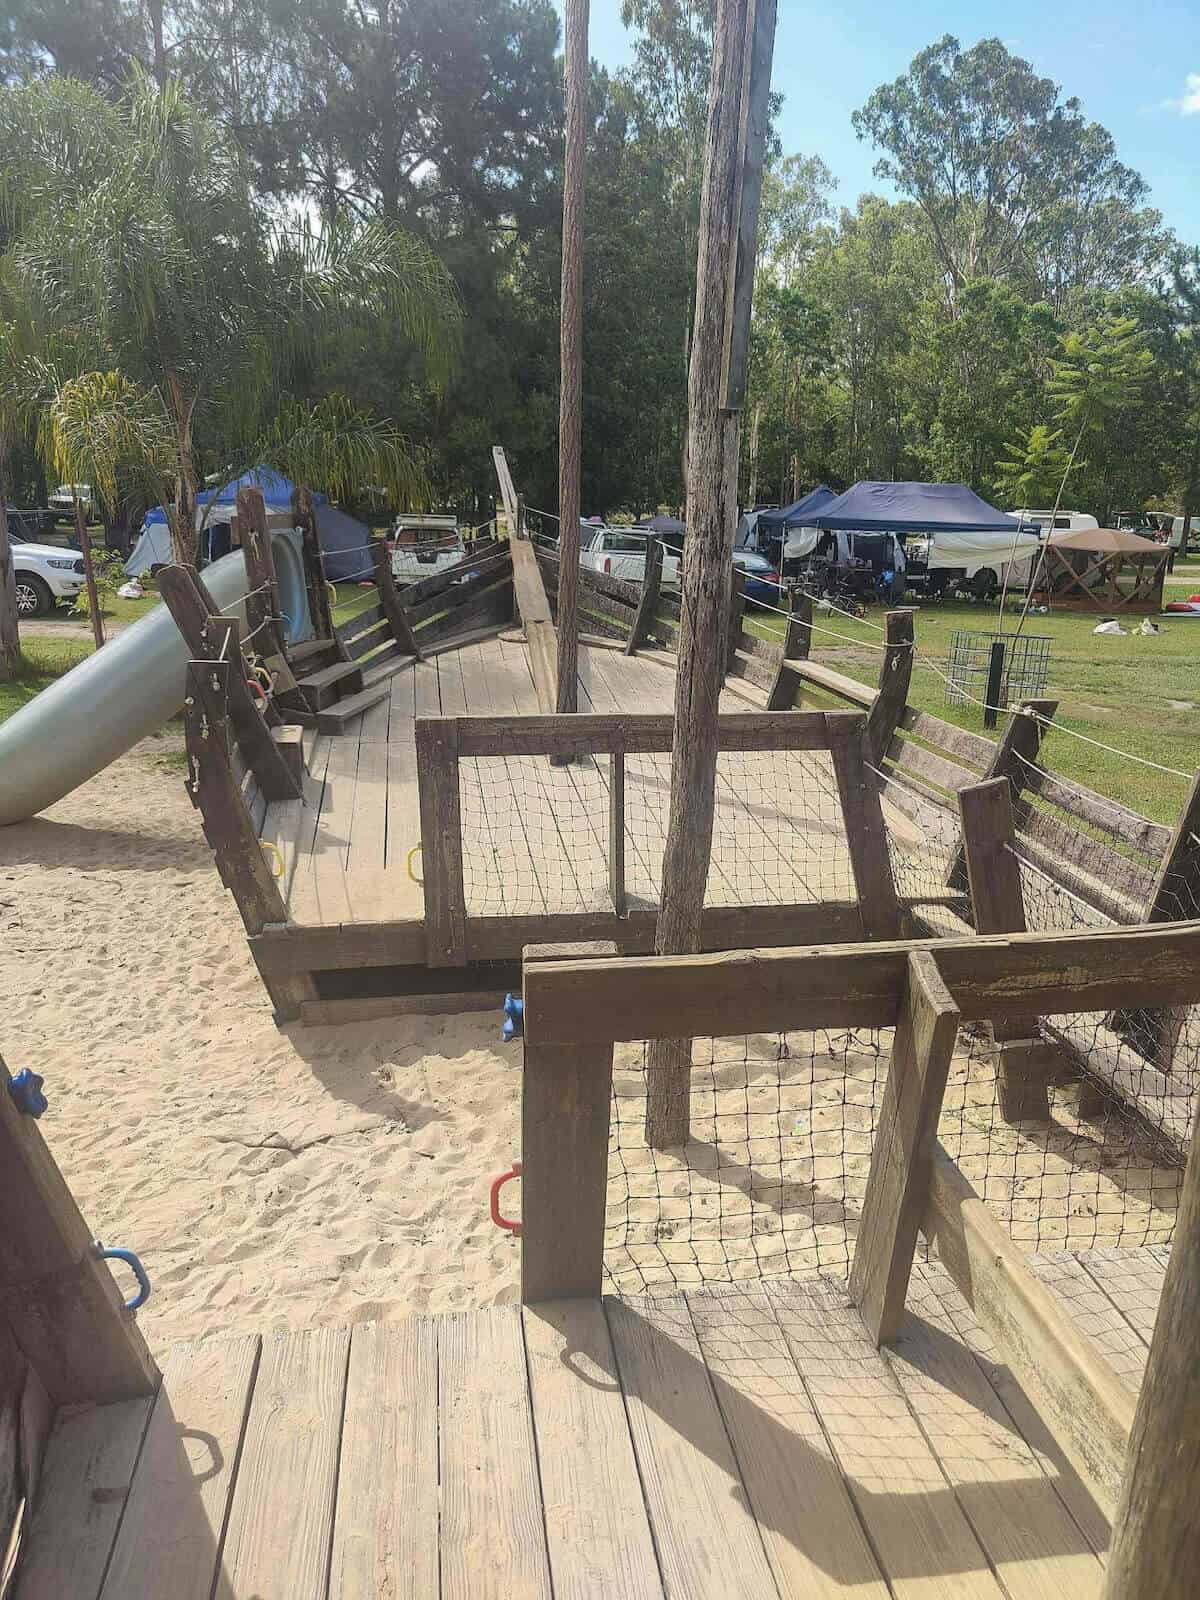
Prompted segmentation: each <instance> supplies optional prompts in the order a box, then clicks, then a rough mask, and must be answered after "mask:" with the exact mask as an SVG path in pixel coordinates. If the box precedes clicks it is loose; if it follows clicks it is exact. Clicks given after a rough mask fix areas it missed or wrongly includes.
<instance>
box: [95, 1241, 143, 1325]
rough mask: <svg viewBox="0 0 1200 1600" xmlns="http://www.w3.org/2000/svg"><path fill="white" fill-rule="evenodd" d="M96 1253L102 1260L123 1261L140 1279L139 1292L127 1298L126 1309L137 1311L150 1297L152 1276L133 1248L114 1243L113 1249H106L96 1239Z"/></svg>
mask: <svg viewBox="0 0 1200 1600" xmlns="http://www.w3.org/2000/svg"><path fill="white" fill-rule="evenodd" d="M96 1254H97V1256H98V1257H99V1258H100V1260H101V1261H123V1262H124V1263H125V1265H126V1266H127V1267H128V1268H129V1269H130V1271H131V1272H132V1273H133V1275H134V1277H135V1278H136V1279H137V1281H138V1292H137V1293H136V1294H135V1295H134V1297H133V1299H132V1300H126V1302H125V1309H126V1311H137V1310H139V1309H140V1308H141V1307H142V1306H144V1305H145V1304H146V1301H147V1300H149V1298H150V1277H149V1274H148V1273H147V1271H146V1269H145V1267H144V1266H143V1265H142V1263H141V1262H140V1261H139V1260H138V1258H137V1257H136V1256H135V1255H134V1253H133V1251H132V1250H124V1249H122V1248H121V1247H120V1246H119V1245H114V1246H113V1248H112V1249H111V1250H106V1249H105V1248H104V1246H103V1245H102V1244H101V1243H100V1241H99V1239H97V1240H96Z"/></svg>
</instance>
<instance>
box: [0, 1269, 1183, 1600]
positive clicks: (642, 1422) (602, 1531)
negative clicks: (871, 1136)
mask: <svg viewBox="0 0 1200 1600" xmlns="http://www.w3.org/2000/svg"><path fill="white" fill-rule="evenodd" d="M1039 1268H1040V1270H1041V1271H1042V1272H1043V1273H1044V1275H1045V1277H1046V1280H1047V1282H1048V1283H1050V1284H1051V1285H1052V1286H1053V1287H1054V1288H1055V1289H1056V1291H1057V1292H1059V1293H1060V1294H1061V1295H1062V1298H1063V1300H1064V1302H1065V1303H1066V1304H1067V1306H1068V1307H1069V1308H1070V1309H1071V1311H1072V1314H1073V1315H1075V1316H1076V1317H1077V1318H1078V1320H1079V1322H1080V1325H1081V1327H1083V1328H1084V1330H1085V1331H1086V1332H1087V1333H1088V1334H1089V1335H1090V1336H1091V1337H1093V1338H1094V1339H1095V1340H1096V1342H1097V1344H1098V1345H1099V1346H1100V1348H1101V1349H1102V1350H1104V1352H1105V1353H1106V1354H1108V1355H1109V1356H1110V1357H1111V1358H1112V1360H1113V1362H1114V1364H1116V1365H1117V1366H1118V1368H1119V1370H1120V1371H1121V1372H1122V1376H1124V1377H1125V1378H1126V1379H1127V1381H1129V1382H1130V1384H1131V1386H1132V1387H1136V1385H1137V1383H1138V1382H1139V1381H1140V1377H1141V1370H1142V1365H1143V1364H1144V1360H1145V1350H1146V1347H1147V1341H1148V1338H1149V1333H1150V1328H1151V1323H1152V1318H1153V1312H1154V1306H1155V1302H1156V1299H1157V1296H1158V1294H1159V1293H1160V1292H1161V1284H1162V1275H1163V1271H1164V1269H1165V1260H1164V1252H1163V1251H1161V1250H1159V1249H1157V1248H1154V1249H1147V1250H1141V1251H1130V1252H1125V1253H1123V1254H1122V1255H1120V1256H1119V1257H1118V1255H1117V1254H1116V1253H1115V1252H1094V1253H1090V1254H1083V1255H1080V1256H1066V1255H1060V1256H1055V1257H1047V1258H1045V1259H1043V1260H1042V1261H1041V1262H1040V1263H1039ZM44 1483H45V1490H44V1493H43V1495H42V1498H41V1500H40V1502H39V1504H38V1506H37V1508H36V1510H35V1513H34V1517H33V1522H32V1527H31V1531H30V1536H29V1542H28V1546H27V1549H26V1552H25V1556H24V1560H23V1564H22V1568H21V1573H20V1577H19V1582H18V1586H17V1590H16V1600H67V1597H69V1600H127V1597H128V1600H133V1597H135V1596H136V1597H137V1600H188V1597H195V1600H202V1597H207V1596H209V1595H210V1594H212V1595H214V1596H215V1597H216V1600H368V1597H375V1596H397V1597H400V1596H403V1597H406V1600H456V1597H459V1596H462V1597H467V1596H469V1597H470V1600H490V1597H493V1596H494V1597H496V1600H514V1597H516V1600H609V1597H612V1600H657V1597H664V1596H666V1597H670V1600H729V1597H730V1596H734V1595H736V1596H738V1597H739V1600H810V1597H819V1600H829V1597H833V1596H843V1595H845V1596H849V1595H853V1596H855V1597H857V1600H886V1597H888V1596H889V1595H891V1596H896V1597H902V1600H931V1597H939V1600H950V1597H954V1600H976V1597H979V1600H984V1597H986V1600H1001V1597H1003V1596H1007V1597H1009V1600H1064V1597H1070V1600H1091V1597H1093V1596H1095V1597H1098V1596H1099V1594H1100V1591H1101V1585H1102V1577H1103V1561H1104V1552H1105V1549H1106V1546H1107V1541H1108V1528H1107V1525H1106V1523H1105V1521H1104V1518H1103V1517H1102V1516H1101V1515H1100V1513H1099V1512H1098V1511H1097V1510H1096V1507H1095V1505H1094V1504H1093V1503H1092V1501H1091V1499H1090V1497H1089V1496H1088V1494H1087V1491H1086V1490H1085V1489H1084V1488H1083V1486H1082V1484H1081V1483H1080V1482H1079V1480H1078V1478H1077V1477H1076V1476H1075V1474H1074V1473H1073V1471H1072V1470H1071V1468H1070V1466H1069V1465H1068V1464H1067V1463H1066V1462H1065V1460H1064V1459H1063V1458H1062V1456H1061V1455H1060V1453H1059V1452H1058V1450H1057V1447H1056V1446H1055V1444H1054V1442H1053V1440H1052V1439H1050V1437H1049V1435H1048V1434H1047V1433H1046V1431H1045V1429H1044V1428H1043V1426H1042V1424H1041V1422H1040V1420H1039V1418H1038V1417H1037V1415H1036V1413H1035V1412H1034V1411H1033V1409H1032V1407H1031V1406H1030V1405H1029V1402H1028V1401H1027V1400H1026V1399H1025V1397H1024V1395H1023V1393H1022V1392H1021V1390H1020V1389H1019V1388H1018V1387H1017V1386H1016V1384H1015V1383H1014V1382H1013V1380H1012V1377H1011V1375H1010V1374H1009V1373H1008V1371H1007V1369H1006V1368H1004V1367H1003V1366H1002V1365H1000V1364H999V1363H998V1362H997V1361H996V1358H995V1352H994V1351H993V1350H992V1349H991V1348H990V1347H989V1345H988V1343H987V1340H986V1338H985V1336H984V1335H983V1333H982V1332H981V1330H980V1329H979V1328H978V1326H977V1324H975V1322H974V1319H973V1318H972V1316H971V1313H970V1312H969V1310H968V1309H967V1306H966V1304H965V1302H964V1301H963V1300H962V1299H961V1298H960V1297H959V1295H958V1294H957V1292H956V1290H955V1289H954V1288H953V1286H952V1284H951V1283H950V1280H949V1278H948V1277H947V1276H946V1275H945V1273H944V1272H943V1271H942V1270H941V1268H940V1267H938V1266H937V1265H936V1264H918V1266H917V1268H916V1271H915V1273H914V1279H913V1285H912V1291H911V1294H910V1297H909V1314H908V1317H907V1319H906V1322H905V1325H904V1328H903V1331H902V1333H901V1336H900V1338H899V1340H898V1342H897V1344H896V1345H895V1347H894V1348H893V1349H892V1350H889V1351H887V1352H885V1353H880V1352H878V1351H877V1350H876V1349H875V1348H874V1346H873V1345H872V1344H871V1342H870V1340H869V1339H868V1338H867V1336H866V1334H865V1332H864V1331H863V1328H862V1325H861V1323H860V1321H859V1319H858V1316H857V1313H856V1312H855V1311H854V1310H853V1309H852V1308H851V1307H850V1306H849V1303H848V1301H847V1298H846V1294H845V1287H844V1284H842V1283H841V1282H840V1281H836V1280H833V1279H829V1278H823V1277H818V1276H815V1275H814V1276H812V1277H806V1278H801V1279H797V1280H790V1279H773V1280H768V1281H766V1282H763V1283H754V1284H744V1285H726V1286H721V1287H713V1288H709V1289H704V1290H697V1291H689V1292H688V1293H686V1294H681V1293H676V1294H672V1295H667V1296H664V1297H659V1298H655V1299H651V1300H605V1301H603V1302H599V1301H570V1302H557V1303H554V1304H548V1305H543V1306H538V1307H533V1308H525V1309H524V1310H522V1309H521V1308H520V1307H517V1306H493V1307H490V1308H488V1309H485V1310H481V1311H476V1312H462V1313H456V1314H454V1315H452V1316H443V1317H418V1318H413V1319H411V1320H409V1321H407V1322H402V1323H398V1324H395V1325H388V1326H381V1325H371V1324H366V1325H359V1326H357V1327H354V1328H353V1329H344V1328H343V1329H337V1328H324V1329H314V1330H312V1331H308V1332H301V1333H272V1334H265V1335H263V1336H262V1338H261V1339H259V1338H257V1337H254V1336H243V1337H240V1338H238V1339H231V1340H225V1341H222V1340H212V1341H204V1342H201V1343H199V1344H193V1345H189V1346H185V1347H181V1348H180V1349H178V1350H176V1351H175V1352H173V1353H172V1355H171V1356H170V1357H169V1359H168V1360H167V1361H166V1362H165V1364H164V1380H163V1385H162V1388H161V1389H160V1391H159V1394H158V1396H157V1397H156V1399H155V1400H154V1402H153V1405H152V1406H151V1405H150V1403H149V1402H145V1401H141V1402H126V1403H125V1404H123V1405H118V1406H109V1407H104V1408H101V1409H98V1410H92V1411H83V1412H75V1413H74V1414H64V1415H63V1417H62V1418H60V1420H59V1422H58V1423H57V1425H56V1428H55V1432H54V1435H53V1437H52V1440H51V1444H50V1449H49V1453H48V1456H47V1463H46V1469H45V1476H44Z"/></svg>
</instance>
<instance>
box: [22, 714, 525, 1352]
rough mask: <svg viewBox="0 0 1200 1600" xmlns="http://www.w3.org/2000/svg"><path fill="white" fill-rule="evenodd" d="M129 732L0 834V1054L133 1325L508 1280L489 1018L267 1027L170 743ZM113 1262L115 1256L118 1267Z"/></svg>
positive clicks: (493, 1294) (507, 1060)
mask: <svg viewBox="0 0 1200 1600" xmlns="http://www.w3.org/2000/svg"><path fill="white" fill-rule="evenodd" d="M181 744H182V741H181V740H179V739H178V738H170V739H166V738H164V739H153V740H146V741H145V742H143V743H142V744H140V745H138V746H137V748H136V749H135V750H134V751H132V752H131V753H130V754H129V755H127V756H125V757H124V758H123V759H122V760H120V761H118V762H116V763H115V764H114V765H113V766H111V767H109V768H108V769H107V770H106V771H105V772H103V773H101V774H100V775H99V776H98V777H96V778H94V779H93V780H92V781H91V782H90V783H88V784H86V785H84V787H83V788H81V789H78V790H77V791H76V792H75V793H74V794H72V795H70V796H68V798H67V799H65V800H63V801H61V802H60V803H59V804H58V805H56V806H54V807H53V808H52V809H51V810H50V811H49V812H47V813H46V814H45V816H43V817H41V818H39V819H38V820H36V821H34V822H29V823H22V824H19V825H17V826H16V827H11V828H6V829H3V830H0V990H2V992H3V993H4V995H5V996H6V1000H7V1003H6V1005H5V1008H4V1013H3V1016H0V1052H2V1053H3V1055H4V1058H5V1061H6V1062H7V1065H8V1068H9V1070H10V1071H11V1072H16V1071H17V1070H18V1068H20V1067H23V1066H27V1067H32V1068H33V1069H34V1070H35V1071H37V1072H40V1073H42V1074H44V1075H45V1078H46V1092H47V1094H48V1095H49V1096H50V1110H49V1111H48V1112H47V1113H46V1115H45V1116H44V1117H43V1118H42V1120H41V1129H42V1132H43V1134H44V1135H45V1137H46V1139H47V1141H48V1142H49V1144H50V1147H51V1149H52V1150H53V1152H54V1155H55V1157H56V1159H57V1160H58V1162H59V1164H60V1166H61V1167H62V1169H63V1172H64V1173H65V1175H66V1177H67V1181H68V1182H69V1183H70V1185H71V1187H72V1189H73V1191H74V1193H75V1196H76V1198H77V1199H78V1201H79V1204H80V1206H81V1207H82V1209H83V1211H84V1214H85V1216H86V1217H87V1218H88V1220H89V1222H90V1223H91V1225H92V1227H93V1228H94V1229H95V1231H96V1233H97V1235H98V1237H99V1238H101V1239H102V1240H103V1241H104V1243H106V1244H110V1243H111V1244H121V1245H127V1246H129V1247H130V1248H131V1249H133V1250H136V1251H137V1252H138V1253H139V1255H140V1256H141V1257H142V1260H143V1261H144V1263H145V1265H146V1268H147V1270H148V1271H149V1273H150V1276H151V1279H152V1281H153V1284H154V1294H153V1296H152V1298H151V1300H150V1303H149V1304H148V1305H147V1307H146V1308H145V1310H144V1311H142V1312H141V1313H139V1320H140V1322H141V1325H142V1327H143V1329H144V1330H145V1332H146V1335H147V1338H148V1339H149V1340H150V1342H151V1344H152V1345H153V1346H154V1347H155V1348H158V1349H161V1348H162V1347H163V1346H164V1345H165V1344H169V1343H171V1342H173V1341H174V1340H176V1339H182V1338H189V1337H193V1336H198V1335H201V1334H206V1333H215V1332H230V1331H233V1330H239V1329H250V1328H258V1329H265V1328H269V1327H284V1326H292V1327H303V1326H305V1325H306V1324H309V1323H314V1322H351V1321H357V1320H361V1319H370V1318H380V1317H382V1318H396V1317H401V1316H404V1315H406V1314H407V1313H409V1312H411V1311H420V1310H430V1309H432V1310H444V1309H449V1308H451V1307H456V1306H469V1305H482V1304H486V1303H488V1302H491V1301H494V1300H497V1299H500V1298H508V1297H513V1296H515V1294H516V1285H517V1279H518V1266H517V1246H516V1244H515V1243H514V1242H513V1240H512V1239H511V1238H510V1237H509V1236H508V1235H504V1234H501V1233H499V1232H498V1231H497V1230H496V1229H495V1228H494V1227H493V1226H492V1224H491V1222H490V1220H489V1218H488V1211H487V1199H488V1195H487V1184H488V1180H489V1179H490V1178H491V1177H492V1176H494V1175H495V1174H496V1173H497V1172H500V1171H502V1170H503V1169H504V1168H505V1167H507V1166H508V1165H509V1163H510V1161H511V1160H512V1158H513V1157H514V1156H516V1155H517V1154H518V1149H517V1138H518V1131H517V1126H518V1125H517V1104H518V1073H519V1069H520V1047H519V1046H517V1047H515V1048H514V1047H511V1046H509V1047H505V1046H502V1045H501V1043H500V1023H501V1021H502V1018H501V1017H500V1016H499V1014H497V1015H496V1016H495V1017H492V1016H490V1015H474V1016H466V1017H452V1018H428V1017H418V1018H412V1019H394V1020H391V1021H387V1022H376V1023H363V1024H359V1025H355V1026H352V1027H343V1028H338V1029H329V1028H309V1029H294V1030H291V1031H290V1032H289V1033H281V1032H279V1031H278V1030H277V1029H276V1027H275V1025H274V1023H273V1022H272V1020H271V1010H270V1006H269V1005H268V1002H267V997H266V993H265V991H264V989H263V986H262V983H261V982H260V980H259V977H258V974H257V972H256V971H255V968H254V964H253V962H252V961H251V959H250V954H249V950H248V949H247V946H246V939H245V934H244V932H243V929H242V923H241V919H240V918H239V916H238V914H237V911H236V910H235V908H234V904H233V900H232V898H231V896H230V895H228V894H227V893H226V892H225V890H224V889H223V888H222V887H221V884H220V881H219V879H218V878H217V875H216V872H215V870H214V868H213V865H212V857H211V855H210V853H209V850H208V846H207V845H206V844H205V842H204V839H203V836H202V834H201V832H200V822H199V818H198V817H197V815H196V813H195V812H194V811H193V810H192V808H191V806H190V804H189V803H188V799H187V796H186V794H185V792H184V787H183V774H182V770H181V767H180V765H179V763H178V756H177V755H176V754H174V753H175V752H177V751H178V750H179V749H180V748H181ZM120 1270H121V1269H118V1271H120Z"/></svg>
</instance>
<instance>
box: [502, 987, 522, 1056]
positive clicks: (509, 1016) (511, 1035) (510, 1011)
mask: <svg viewBox="0 0 1200 1600" xmlns="http://www.w3.org/2000/svg"><path fill="white" fill-rule="evenodd" d="M524 1032H525V1002H524V1000H520V999H518V998H517V996H516V995H515V994H506V995H505V996H504V1026H503V1027H502V1028H501V1030H500V1037H501V1038H502V1039H503V1040H504V1042H505V1044H511V1043H512V1042H513V1040H514V1039H519V1038H520V1037H521V1036H522V1034H523V1033H524Z"/></svg>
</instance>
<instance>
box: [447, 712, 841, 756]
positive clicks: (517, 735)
mask: <svg viewBox="0 0 1200 1600" xmlns="http://www.w3.org/2000/svg"><path fill="white" fill-rule="evenodd" d="M827 715H828V714H827V713H825V712H820V711H806V712H799V713H796V712H785V713H780V712H774V711H728V712H724V713H722V715H721V716H720V718H719V720H718V748H719V749H721V750H827V749H828V748H829V738H830V735H829V728H830V726H834V727H836V726H838V725H839V720H838V719H839V718H840V717H842V716H845V717H846V718H848V719H850V721H848V723H847V726H849V725H850V722H851V721H852V722H853V724H854V725H855V726H861V721H862V719H861V718H860V717H856V716H855V715H854V713H852V712H847V713H837V712H835V713H833V716H832V722H827V720H826V717H827ZM674 721H675V719H674V717H673V716H672V715H671V714H670V713H669V712H626V713H623V714H618V715H614V714H612V713H603V714H597V713H595V712H582V711H581V712H576V713H574V714H573V715H570V716H537V717H532V716H519V717H461V718H459V720H458V752H459V755H460V756H482V755H510V756H516V755H552V754H561V753H564V752H571V751H575V750H587V751H592V752H595V753H600V752H606V751H607V752H610V753H611V752H612V751H614V750H623V751H624V752H625V753H626V754H627V755H654V754H661V753H666V752H669V751H670V749H671V739H672V736H673V731H674Z"/></svg>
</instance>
